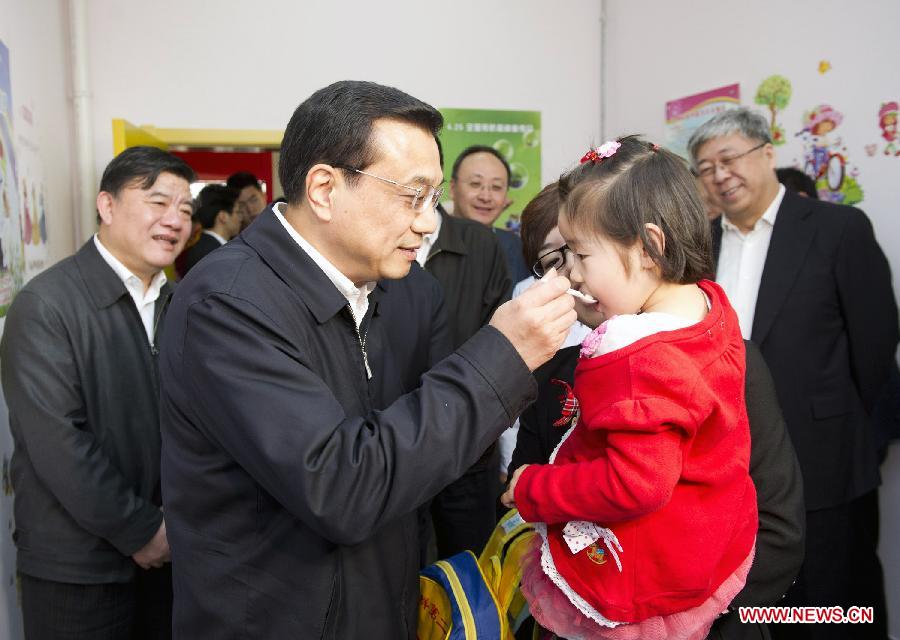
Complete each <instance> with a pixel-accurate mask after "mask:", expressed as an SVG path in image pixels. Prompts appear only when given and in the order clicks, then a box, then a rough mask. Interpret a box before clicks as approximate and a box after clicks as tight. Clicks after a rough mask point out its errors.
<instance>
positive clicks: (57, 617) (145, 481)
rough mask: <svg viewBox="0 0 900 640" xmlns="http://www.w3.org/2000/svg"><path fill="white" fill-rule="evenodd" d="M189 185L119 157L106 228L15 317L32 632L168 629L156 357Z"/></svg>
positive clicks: (135, 158) (143, 157) (18, 455)
mask: <svg viewBox="0 0 900 640" xmlns="http://www.w3.org/2000/svg"><path fill="white" fill-rule="evenodd" d="M193 179H194V173H193V171H191V169H190V167H188V166H187V165H186V164H185V163H184V162H183V161H182V160H180V159H179V158H176V157H175V156H172V155H170V154H168V153H166V152H164V151H161V150H159V149H154V148H151V147H134V148H131V149H127V150H126V151H123V152H122V153H121V154H120V155H119V156H118V157H116V158H115V159H114V160H113V161H112V162H110V164H109V166H108V167H107V168H106V170H105V171H104V173H103V178H102V180H101V182H100V193H99V195H98V196H97V211H98V213H99V214H100V229H99V231H98V232H97V235H95V236H94V237H93V238H91V239H90V240H88V241H87V243H86V244H85V245H84V246H83V247H81V249H80V250H79V251H78V253H76V254H75V255H74V256H72V257H70V258H68V259H66V260H63V261H62V262H60V263H59V264H57V265H55V266H53V267H51V268H50V269H47V270H46V271H45V272H43V273H42V274H40V275H38V276H37V277H36V278H34V280H32V281H31V282H29V283H28V285H26V286H25V288H24V289H22V291H20V292H19V294H18V295H17V296H16V299H15V300H14V301H13V304H12V306H11V307H10V310H9V315H8V316H7V318H6V327H5V331H4V333H3V341H2V344H0V357H2V360H3V369H2V371H3V392H4V395H5V397H6V402H7V404H8V405H9V424H10V429H11V431H12V434H13V440H14V442H15V451H14V453H13V457H12V462H11V464H10V475H11V477H12V483H13V486H14V488H15V499H14V507H15V517H16V531H15V533H14V539H15V542H16V545H17V547H18V571H19V575H20V579H21V585H22V615H23V620H24V627H25V636H26V637H27V638H29V639H34V638H37V639H41V638H63V637H65V638H85V639H87V638H92V639H93V638H109V639H119V638H165V637H168V636H169V635H170V634H171V607H172V587H171V574H170V573H169V571H168V568H164V566H163V565H164V563H165V562H167V561H168V559H169V547H168V543H167V539H166V526H165V523H164V522H163V513H162V510H161V507H160V504H161V502H160V487H159V452H160V435H159V384H158V378H157V362H156V361H157V354H158V353H159V352H158V350H157V342H158V340H159V337H160V334H161V331H162V328H163V318H164V316H165V311H166V306H167V304H168V301H169V296H170V294H171V285H170V284H168V283H167V282H166V276H165V274H164V273H163V271H162V270H163V268H164V267H166V266H168V265H170V264H172V261H173V260H174V259H175V256H177V255H178V254H179V253H180V252H181V249H182V248H183V247H184V244H185V242H186V241H187V237H188V234H189V233H190V229H191V212H192V206H191V192H190V183H191V181H192V180H193Z"/></svg>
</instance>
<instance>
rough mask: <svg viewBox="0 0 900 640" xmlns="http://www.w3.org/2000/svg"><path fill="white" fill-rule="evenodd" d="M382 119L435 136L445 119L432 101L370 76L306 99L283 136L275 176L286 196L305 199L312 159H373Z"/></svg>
mask: <svg viewBox="0 0 900 640" xmlns="http://www.w3.org/2000/svg"><path fill="white" fill-rule="evenodd" d="M381 119H388V120H398V121H401V122H405V123H408V124H411V125H414V126H417V127H420V128H422V129H423V130H425V131H427V132H428V133H430V134H431V135H432V136H435V137H436V136H437V134H438V131H440V129H441V127H442V126H443V125H444V119H443V117H442V116H441V114H440V112H439V111H438V110H437V109H435V108H434V107H432V106H431V105H428V104H425V103H424V102H422V101H421V100H418V99H416V98H413V97H412V96H411V95H408V94H406V93H403V92H402V91H400V90H399V89H394V88H393V87H385V86H382V85H379V84H375V83H374V82H360V81H352V80H344V81H341V82H335V83H334V84H332V85H329V86H327V87H325V88H324V89H319V90H318V91H316V92H315V93H314V94H312V95H311V96H310V97H309V98H307V99H306V100H304V101H303V103H302V104H300V106H299V107H297V109H296V111H294V115H293V116H292V117H291V120H290V122H288V125H287V129H285V131H284V138H283V139H282V142H281V155H280V158H279V166H278V177H279V178H280V179H281V186H282V188H283V189H284V195H285V197H286V198H287V201H288V202H289V203H290V204H292V205H296V204H299V203H300V202H301V201H302V200H303V198H304V193H305V184H306V174H307V173H308V172H309V170H310V169H311V168H312V167H313V166H315V165H316V164H319V163H325V164H330V165H331V166H333V167H341V168H347V167H349V168H353V169H365V168H366V167H368V166H369V165H370V164H372V163H373V162H375V160H376V152H377V149H376V148H375V147H374V146H373V144H372V140H371V138H372V125H373V124H374V123H375V121H376V120H381ZM345 175H346V178H347V182H348V183H350V184H355V183H356V181H357V180H358V179H359V174H357V173H352V172H349V171H348V172H347V173H346V174H345Z"/></svg>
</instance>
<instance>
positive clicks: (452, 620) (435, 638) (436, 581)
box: [416, 509, 536, 640]
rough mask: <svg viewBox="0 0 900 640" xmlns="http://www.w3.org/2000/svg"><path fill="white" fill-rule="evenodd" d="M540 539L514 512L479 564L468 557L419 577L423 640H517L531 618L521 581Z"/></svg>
mask: <svg viewBox="0 0 900 640" xmlns="http://www.w3.org/2000/svg"><path fill="white" fill-rule="evenodd" d="M534 535H536V534H535V532H534V529H533V528H532V527H531V525H529V524H528V523H526V522H525V521H524V520H522V517H521V516H520V515H519V513H518V511H516V510H515V509H513V510H511V511H509V512H508V513H507V514H506V515H505V516H504V517H503V518H502V519H501V520H500V522H499V523H498V524H497V527H496V528H495V529H494V532H493V534H491V537H490V539H489V540H488V542H487V544H486V545H485V548H484V550H483V551H482V552H481V556H480V557H479V558H478V559H477V560H476V559H475V555H474V554H473V553H472V552H471V551H463V552H462V553H458V554H456V555H455V556H452V557H450V558H447V559H446V560H439V561H438V562H435V563H434V564H432V565H429V566H428V567H426V568H425V569H424V570H423V571H422V572H421V573H420V574H419V586H420V598H419V622H418V631H417V634H416V637H417V640H512V639H513V633H514V632H515V631H516V630H517V629H518V628H519V626H520V625H521V624H522V621H523V620H525V619H526V618H528V616H529V615H530V614H529V611H528V604H527V602H526V601H525V598H524V597H523V596H522V594H521V592H519V581H520V580H521V577H522V569H521V564H520V563H521V558H522V556H523V554H524V553H525V552H526V551H527V550H528V548H529V543H530V540H531V538H532V537H533V536H534Z"/></svg>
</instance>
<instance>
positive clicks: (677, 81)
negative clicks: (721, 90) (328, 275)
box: [604, 0, 900, 638]
mask: <svg viewBox="0 0 900 640" xmlns="http://www.w3.org/2000/svg"><path fill="white" fill-rule="evenodd" d="M607 19H608V25H607V32H606V33H607V38H606V43H605V46H606V54H607V65H606V66H607V70H608V76H607V92H606V131H605V132H604V133H605V135H606V137H614V136H616V135H621V134H624V133H645V134H647V135H648V136H649V137H650V138H652V139H655V140H658V141H660V142H662V141H663V140H664V124H665V111H664V109H665V103H666V101H668V100H673V99H676V98H680V97H683V96H687V95H691V94H694V93H698V92H701V91H705V90H707V89H713V88H716V87H720V86H723V85H728V84H733V83H735V82H739V83H740V85H741V98H742V102H743V104H749V105H753V106H755V105H754V100H753V98H754V95H755V94H756V89H757V87H758V86H759V84H760V82H761V81H762V80H763V79H765V78H766V77H768V76H770V75H772V74H775V73H777V74H780V75H783V76H786V77H787V78H788V79H789V80H790V81H791V83H792V85H793V97H792V98H791V101H790V103H789V104H788V106H787V109H786V110H785V111H784V113H783V114H781V115H780V117H779V121H780V122H781V123H782V125H783V126H784V127H785V130H786V132H787V136H788V139H789V142H788V144H786V145H785V146H784V147H780V148H779V151H778V156H779V164H782V165H784V164H792V163H794V161H795V160H799V159H800V158H802V151H801V145H800V142H799V140H797V139H795V138H794V133H796V132H797V131H799V130H800V129H801V126H802V125H801V117H802V114H803V112H804V111H805V110H807V109H810V108H812V107H813V106H815V105H817V104H820V103H829V104H831V105H832V106H833V107H835V108H836V109H838V110H839V111H841V112H843V113H844V122H843V123H842V124H841V125H840V126H839V128H838V129H837V130H836V131H835V134H836V135H837V136H840V137H841V138H842V139H843V141H844V144H846V145H847V150H848V155H849V157H850V160H851V162H852V163H853V164H855V165H857V167H858V168H859V182H860V183H861V184H862V186H863V189H864V190H865V200H864V201H863V202H862V203H861V204H860V205H859V206H860V207H861V208H862V209H863V210H864V211H865V212H866V213H867V214H868V215H869V217H870V218H871V219H872V222H873V224H874V226H875V231H876V234H877V237H878V240H879V242H880V243H881V246H882V248H883V249H884V251H885V253H886V254H887V255H888V259H889V260H890V262H891V266H892V269H893V274H894V291H895V293H897V292H900V216H898V205H900V158H886V157H884V156H882V155H881V153H880V151H881V149H882V148H883V147H884V144H883V142H884V141H883V140H882V139H881V137H880V133H881V132H880V130H879V128H878V126H877V124H878V118H877V113H878V109H879V107H880V105H881V103H882V102H886V101H888V100H898V101H900V73H898V71H897V63H896V61H897V59H898V58H900V40H898V38H897V25H898V24H900V3H897V2H895V1H894V0H878V1H871V2H857V3H853V4H847V3H846V2H839V1H837V0H798V1H796V2H780V1H778V0H757V2H753V3H748V2H745V1H743V0H719V1H718V2H711V1H707V0H682V1H681V2H665V1H662V0H629V1H628V2H624V1H612V0H608V1H607ZM820 60H828V61H830V62H831V65H832V70H831V71H829V72H827V73H825V74H824V75H823V74H820V73H819V72H818V70H817V67H818V64H819V61H820ZM759 108H762V107H759ZM871 143H878V150H879V153H878V155H876V156H875V157H869V156H868V155H867V154H866V152H865V149H864V147H865V145H867V144H871ZM882 473H883V477H884V484H883V486H882V489H881V504H882V531H881V550H880V553H881V557H882V560H883V562H884V568H885V573H886V583H887V588H888V603H889V606H890V607H891V609H890V625H891V631H892V634H893V637H894V638H900V548H898V546H897V540H900V444H895V445H894V448H893V451H892V454H891V456H890V458H889V459H888V461H887V463H886V464H885V465H884V466H883V467H882Z"/></svg>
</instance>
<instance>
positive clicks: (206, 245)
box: [183, 233, 223, 275]
mask: <svg viewBox="0 0 900 640" xmlns="http://www.w3.org/2000/svg"><path fill="white" fill-rule="evenodd" d="M221 246H223V245H222V244H221V243H220V242H219V241H218V240H217V239H216V238H214V237H213V236H211V235H209V234H208V233H201V234H200V238H199V239H198V240H197V242H195V243H194V244H192V245H191V246H190V247H189V248H188V250H187V259H186V260H185V263H184V274H183V275H186V274H187V272H188V271H190V270H191V269H192V268H193V266H194V265H195V264H197V263H198V262H200V261H201V260H202V259H203V258H205V257H206V255H207V254H209V253H212V252H213V251H215V250H216V249H218V248H219V247H221Z"/></svg>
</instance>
